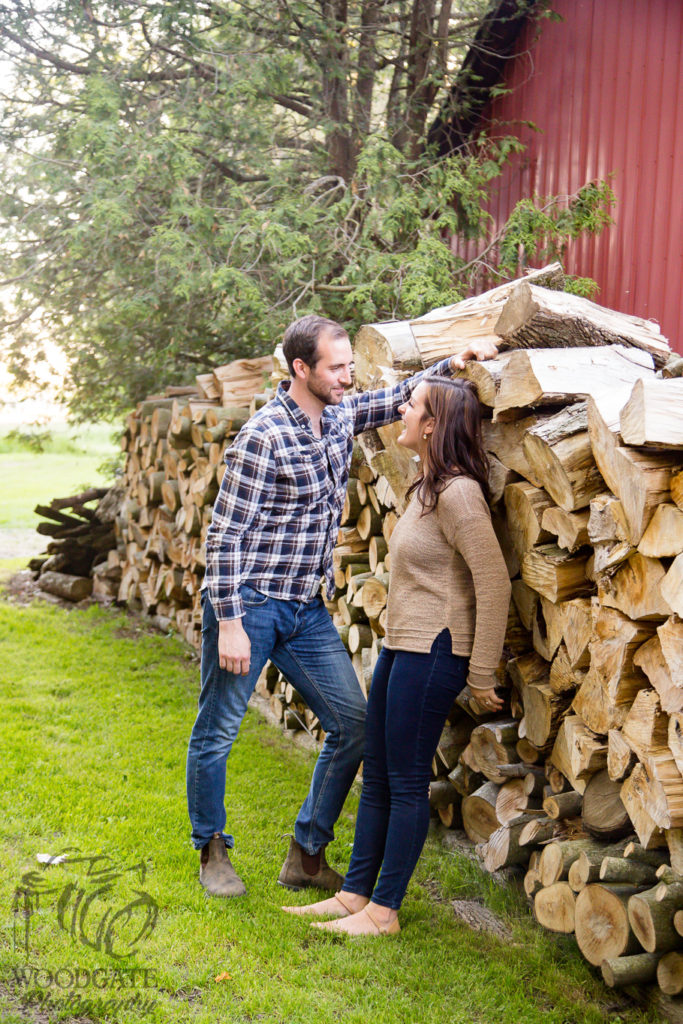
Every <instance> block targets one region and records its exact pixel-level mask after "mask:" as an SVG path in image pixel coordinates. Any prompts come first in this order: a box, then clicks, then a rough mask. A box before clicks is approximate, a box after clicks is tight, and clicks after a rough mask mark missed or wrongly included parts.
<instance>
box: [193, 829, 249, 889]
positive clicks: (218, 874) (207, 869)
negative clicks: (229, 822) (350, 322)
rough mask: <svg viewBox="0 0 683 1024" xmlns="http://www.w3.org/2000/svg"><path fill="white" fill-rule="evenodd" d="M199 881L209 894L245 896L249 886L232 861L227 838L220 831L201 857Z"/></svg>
mask: <svg viewBox="0 0 683 1024" xmlns="http://www.w3.org/2000/svg"><path fill="white" fill-rule="evenodd" d="M199 881H200V882H201V883H202V885H203V886H204V888H205V889H206V891H207V893H208V894H209V896H244V894H245V892H246V891H247V888H246V886H245V884H244V882H243V881H242V879H241V878H240V876H239V875H238V874H237V872H236V871H235V869H234V867H233V866H232V864H231V863H230V858H229V857H228V850H227V847H226V845H225V840H224V839H223V837H222V836H221V834H220V833H219V832H216V833H214V836H213V839H210V840H209V842H208V843H207V844H206V846H204V847H203V848H202V850H201V852H200V857H199Z"/></svg>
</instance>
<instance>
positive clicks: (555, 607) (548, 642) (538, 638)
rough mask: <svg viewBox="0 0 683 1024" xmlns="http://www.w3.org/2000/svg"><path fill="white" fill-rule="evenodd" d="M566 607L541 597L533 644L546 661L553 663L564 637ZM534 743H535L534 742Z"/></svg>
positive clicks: (537, 608) (533, 629) (533, 626)
mask: <svg viewBox="0 0 683 1024" xmlns="http://www.w3.org/2000/svg"><path fill="white" fill-rule="evenodd" d="M564 625H565V618H564V607H563V605H562V604H561V603H560V604H554V603H553V602H552V601H550V600H548V598H547V597H541V599H540V601H539V602H538V604H537V605H536V614H535V615H534V621H533V623H532V630H531V634H532V643H533V645H534V650H536V651H538V653H539V654H540V655H541V657H542V658H544V659H545V660H546V661H552V660H553V658H554V657H555V653H556V652H557V649H558V647H559V646H560V644H561V642H562V637H563V635H564ZM532 742H533V741H532Z"/></svg>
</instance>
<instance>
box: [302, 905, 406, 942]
mask: <svg viewBox="0 0 683 1024" xmlns="http://www.w3.org/2000/svg"><path fill="white" fill-rule="evenodd" d="M351 918H356V919H357V920H356V921H354V924H360V925H361V930H359V931H351V929H350V928H349V922H350V920H351ZM311 927H312V928H322V929H323V930H324V931H326V932H335V934H337V935H350V936H351V937H352V938H356V937H359V936H362V935H398V933H399V932H400V930H401V926H400V924H399V923H398V918H397V917H396V918H394V920H393V921H392V922H391V923H390V924H383V923H382V922H381V921H378V920H377V918H376V917H375V916H374V915H373V913H372V911H371V910H368V908H367V907H363V909H362V910H359V911H358V913H357V914H351V915H349V916H348V917H346V918H345V919H344V920H343V921H314V922H312V924H311Z"/></svg>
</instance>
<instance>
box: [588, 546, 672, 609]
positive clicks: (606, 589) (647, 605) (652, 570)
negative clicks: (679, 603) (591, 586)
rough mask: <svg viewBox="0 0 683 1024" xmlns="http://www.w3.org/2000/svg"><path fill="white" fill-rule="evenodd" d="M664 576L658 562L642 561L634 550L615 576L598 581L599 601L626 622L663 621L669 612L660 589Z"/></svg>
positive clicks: (653, 559)
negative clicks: (614, 609)
mask: <svg viewBox="0 0 683 1024" xmlns="http://www.w3.org/2000/svg"><path fill="white" fill-rule="evenodd" d="M665 575H666V571H665V569H664V567H663V566H662V563H661V562H660V561H659V559H657V558H645V557H644V556H643V555H641V553H640V552H639V551H635V552H634V553H633V554H632V555H631V556H630V558H628V559H627V560H626V561H625V562H624V563H623V565H622V566H621V567H620V568H619V569H618V570H617V572H616V573H615V574H614V576H612V577H611V578H602V579H601V580H600V582H599V583H598V599H599V600H600V603H601V604H602V605H604V606H605V607H607V608H617V609H618V610H619V611H620V612H623V613H624V615H627V616H628V617H629V619H665V618H667V616H668V615H670V614H671V611H672V609H671V608H670V607H669V605H668V604H667V602H666V600H665V599H664V595H663V590H662V584H663V581H664V577H665Z"/></svg>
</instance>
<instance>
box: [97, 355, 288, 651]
mask: <svg viewBox="0 0 683 1024" xmlns="http://www.w3.org/2000/svg"><path fill="white" fill-rule="evenodd" d="M271 371H272V359H271V358H270V357H263V358H257V359H238V360H235V361H234V362H232V363H229V364H228V365H227V366H221V367H218V368H216V369H215V370H214V371H213V372H212V373H210V374H201V375H199V376H198V377H197V379H196V384H195V385H193V386H189V387H186V388H171V389H168V391H167V393H166V394H164V395H154V396H151V397H149V398H148V399H146V400H145V401H144V402H141V403H140V404H139V405H138V407H137V408H136V410H135V412H133V413H131V414H130V415H129V416H128V418H127V420H126V427H125V432H124V435H123V437H122V441H121V446H122V449H123V450H124V451H125V453H126V461H125V467H124V472H123V481H122V483H123V488H124V493H123V500H122V502H121V506H120V510H119V514H118V516H117V520H116V530H117V536H118V542H119V553H120V555H121V578H120V582H119V585H118V591H117V599H118V600H119V601H120V602H121V603H123V604H127V605H129V606H132V607H135V608H136V609H138V610H140V611H142V612H143V614H145V615H147V616H149V617H150V618H151V619H152V621H153V622H154V623H155V624H156V625H157V626H159V627H160V628H161V629H164V630H168V629H169V628H172V627H173V628H176V629H177V630H178V632H179V633H180V634H181V636H183V637H184V639H185V640H186V641H187V642H188V643H190V644H192V645H193V646H195V647H197V646H199V641H200V636H201V607H200V588H201V582H202V578H203V576H204V569H205V566H206V557H205V545H204V541H205V538H206V532H207V530H208V527H209V523H210V522H211V511H212V508H213V503H214V500H215V498H216V495H217V494H218V486H219V484H220V481H221V479H222V475H223V472H224V469H225V464H224V461H223V456H224V453H225V449H226V447H227V446H228V445H229V444H230V442H231V440H232V439H233V438H234V437H235V435H236V434H237V433H238V431H239V430H240V428H241V427H242V426H243V424H244V423H246V421H247V420H248V419H249V416H250V415H251V414H252V413H253V412H254V411H255V409H256V408H258V407H259V406H260V405H261V404H263V403H265V402H266V401H268V399H269V397H270V396H271V394H272V390H270V391H264V389H265V386H266V384H268V383H269V375H270V373H271ZM169 392H170V393H169Z"/></svg>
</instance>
